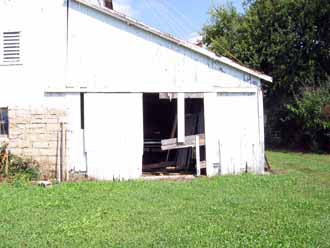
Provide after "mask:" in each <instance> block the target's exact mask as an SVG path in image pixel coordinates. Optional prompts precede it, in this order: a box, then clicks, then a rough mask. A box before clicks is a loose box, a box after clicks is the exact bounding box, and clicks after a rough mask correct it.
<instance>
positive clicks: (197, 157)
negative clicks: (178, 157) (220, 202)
mask: <svg viewBox="0 0 330 248" xmlns="http://www.w3.org/2000/svg"><path fill="white" fill-rule="evenodd" d="M195 138H196V140H195V145H196V175H197V176H198V177H199V176H200V175H201V158H200V157H201V156H200V149H199V135H196V137H195Z"/></svg>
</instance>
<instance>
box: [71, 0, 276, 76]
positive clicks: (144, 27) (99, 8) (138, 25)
mask: <svg viewBox="0 0 330 248" xmlns="http://www.w3.org/2000/svg"><path fill="white" fill-rule="evenodd" d="M74 1H75V2H77V3H79V4H83V5H85V6H87V7H89V8H92V9H94V10H96V11H99V12H101V13H103V14H105V15H108V16H111V17H113V18H115V19H117V20H120V21H122V22H124V23H126V24H127V25H131V26H134V27H136V28H138V29H141V30H144V31H146V32H148V33H151V34H154V35H156V36H158V37H160V38H162V39H165V40H167V41H170V42H172V43H175V44H176V45H178V46H181V47H184V48H186V49H189V50H191V51H193V52H195V53H199V54H201V55H204V56H206V57H208V58H209V59H212V60H214V61H217V62H220V63H222V64H225V65H228V66H230V67H233V68H235V69H237V70H240V71H243V72H245V73H248V74H250V75H253V76H255V77H257V78H260V79H262V80H265V81H268V82H272V81H273V79H272V77H270V76H268V75H266V74H263V73H261V72H258V71H256V70H253V69H250V68H248V67H246V66H243V65H241V64H238V63H236V62H234V61H233V60H231V59H229V58H227V57H224V56H217V55H215V54H214V53H213V52H210V51H208V50H207V49H205V48H202V47H199V46H197V45H194V44H192V43H190V42H187V41H184V40H181V39H178V38H176V37H174V36H172V35H170V34H166V33H163V32H161V31H159V30H157V29H155V28H152V27H150V26H148V25H146V24H144V23H142V22H139V21H136V20H134V19H132V18H130V17H128V16H126V15H125V14H122V13H120V12H118V11H115V10H111V9H108V8H105V7H102V6H99V5H95V4H92V3H90V2H89V1H88V0H74Z"/></svg>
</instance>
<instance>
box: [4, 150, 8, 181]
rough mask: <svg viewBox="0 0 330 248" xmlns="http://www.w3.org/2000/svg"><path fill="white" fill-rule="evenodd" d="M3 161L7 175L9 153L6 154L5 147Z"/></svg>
mask: <svg viewBox="0 0 330 248" xmlns="http://www.w3.org/2000/svg"><path fill="white" fill-rule="evenodd" d="M4 162H5V175H6V176H8V175H9V154H8V150H7V148H6V150H5V154H4Z"/></svg>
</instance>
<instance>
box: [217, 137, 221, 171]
mask: <svg viewBox="0 0 330 248" xmlns="http://www.w3.org/2000/svg"><path fill="white" fill-rule="evenodd" d="M218 146H219V168H218V175H219V176H220V175H221V143H220V140H218Z"/></svg>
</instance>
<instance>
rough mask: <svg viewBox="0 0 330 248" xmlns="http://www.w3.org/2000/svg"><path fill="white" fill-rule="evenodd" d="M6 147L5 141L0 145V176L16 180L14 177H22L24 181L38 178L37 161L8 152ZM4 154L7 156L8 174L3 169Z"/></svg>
mask: <svg viewBox="0 0 330 248" xmlns="http://www.w3.org/2000/svg"><path fill="white" fill-rule="evenodd" d="M7 147H8V144H7V143H6V144H3V145H2V146H1V147H0V176H2V177H7V178H10V179H13V181H16V179H19V180H21V179H24V181H31V180H36V179H39V177H40V172H39V164H38V162H37V161H35V160H32V159H30V158H24V157H19V156H16V155H13V154H10V153H8V151H7ZM6 156H8V161H7V162H8V174H6V171H5V163H6V160H7V158H6Z"/></svg>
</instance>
